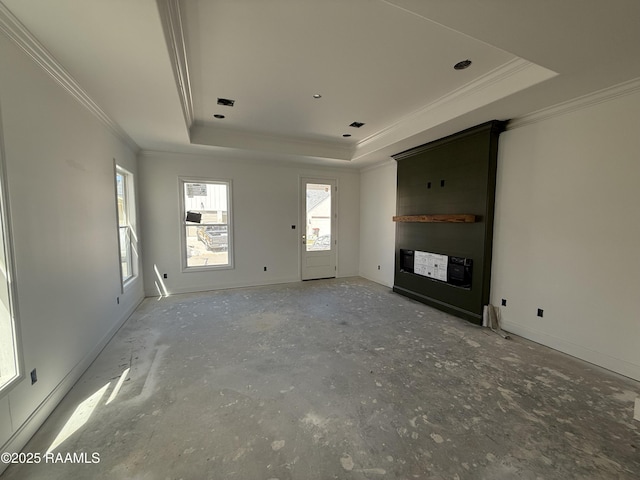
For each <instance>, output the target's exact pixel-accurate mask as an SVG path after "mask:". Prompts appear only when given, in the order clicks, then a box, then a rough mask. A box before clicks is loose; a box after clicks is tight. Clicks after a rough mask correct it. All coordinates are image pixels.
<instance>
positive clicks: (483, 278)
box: [393, 120, 506, 324]
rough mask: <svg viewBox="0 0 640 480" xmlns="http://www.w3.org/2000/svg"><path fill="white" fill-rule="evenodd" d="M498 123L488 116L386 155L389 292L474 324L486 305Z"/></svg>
mask: <svg viewBox="0 0 640 480" xmlns="http://www.w3.org/2000/svg"><path fill="white" fill-rule="evenodd" d="M505 125H506V122H503V121H497V120H494V121H491V122H487V123H484V124H482V125H478V126H476V127H473V128H470V129H467V130H464V131H462V132H459V133H457V134H454V135H451V136H449V137H445V138H442V139H440V140H436V141H434V142H430V143H428V144H426V145H422V146H420V147H416V148H413V149H411V150H407V151H405V152H401V153H398V154H396V155H394V156H393V158H394V159H395V160H396V161H397V162H398V177H397V182H398V189H397V202H396V216H395V217H394V221H395V222H396V252H395V253H396V261H395V276H394V286H393V290H394V291H395V292H397V293H400V294H402V295H405V296H407V297H410V298H413V299H415V300H418V301H420V302H423V303H426V304H428V305H431V306H433V307H436V308H439V309H441V310H444V311H447V312H449V313H452V314H454V315H457V316H459V317H462V318H465V319H467V320H469V321H471V322H473V323H476V324H481V323H482V311H483V307H484V305H486V304H488V303H489V288H490V284H491V248H492V242H493V213H494V201H495V185H496V164H497V156H498V138H499V135H500V133H502V132H503V131H504V129H505ZM416 259H417V260H418V265H416Z"/></svg>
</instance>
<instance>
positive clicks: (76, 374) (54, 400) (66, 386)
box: [0, 299, 143, 474]
mask: <svg viewBox="0 0 640 480" xmlns="http://www.w3.org/2000/svg"><path fill="white" fill-rule="evenodd" d="M142 300H143V299H141V300H140V301H139V302H137V303H135V304H134V305H133V306H132V307H130V308H129V309H128V310H127V311H125V313H124V315H123V316H122V318H121V319H120V320H119V321H118V322H116V324H115V325H114V326H113V327H112V328H111V329H110V330H109V331H108V332H107V333H106V334H105V335H104V336H103V337H102V339H101V340H100V342H98V344H97V345H96V346H95V347H94V348H93V349H92V350H91V351H90V352H89V353H87V355H85V357H84V358H83V359H82V360H80V362H78V363H77V364H76V365H75V367H73V368H72V369H71V371H70V372H69V373H67V375H66V376H65V377H64V378H63V379H62V381H61V382H60V383H58V385H56V387H55V388H54V389H53V390H52V391H51V393H49V395H47V397H46V398H45V399H44V400H43V401H42V403H41V404H40V405H38V407H37V408H36V409H35V410H34V411H33V413H32V414H31V415H29V418H27V420H25V422H24V423H23V424H22V425H20V427H19V428H18V429H17V430H16V431H15V432H14V433H13V435H12V436H11V437H10V438H9V440H7V442H6V443H5V444H4V445H3V446H2V447H0V451H1V452H20V451H21V450H22V449H23V448H24V447H25V445H26V444H27V442H28V441H29V440H30V439H31V437H32V436H33V435H34V434H35V433H36V432H37V431H38V429H39V428H40V427H41V426H42V424H43V423H44V422H45V420H46V419H47V418H48V417H49V415H51V413H52V412H53V410H54V409H55V408H56V406H57V405H58V404H59V403H60V402H61V401H62V399H63V398H64V396H65V395H66V394H67V393H68V392H69V390H71V387H73V386H74V385H75V383H76V382H77V381H78V380H79V379H80V377H81V376H82V374H83V373H84V372H85V371H86V370H87V369H88V368H89V367H90V366H91V364H92V363H93V361H94V360H95V359H96V358H97V357H98V355H100V352H102V350H103V349H104V347H106V346H107V343H109V341H110V340H111V339H112V338H113V336H114V335H115V334H116V333H117V332H118V330H120V328H121V327H122V326H123V325H124V323H125V322H126V321H127V320H128V319H129V317H130V316H131V315H132V314H133V312H134V311H135V310H136V308H138V306H139V305H140V303H141V302H142ZM8 466H9V464H5V463H0V474H2V472H4V470H5V469H6V468H7V467H8Z"/></svg>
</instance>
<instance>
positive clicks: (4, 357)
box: [0, 195, 20, 391]
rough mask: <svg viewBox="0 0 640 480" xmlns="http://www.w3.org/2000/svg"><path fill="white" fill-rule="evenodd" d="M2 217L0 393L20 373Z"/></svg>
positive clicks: (1, 203) (0, 198)
mask: <svg viewBox="0 0 640 480" xmlns="http://www.w3.org/2000/svg"><path fill="white" fill-rule="evenodd" d="M0 211H1V212H2V213H4V197H3V195H0ZM4 220H5V216H4V215H2V222H1V223H2V232H0V391H2V390H3V389H5V387H7V386H8V385H9V384H10V383H11V382H12V381H13V380H14V379H16V378H18V375H19V373H20V370H19V364H18V345H17V337H16V325H15V319H14V316H13V308H12V307H13V304H12V298H11V275H10V272H11V269H10V268H9V264H8V259H9V255H8V249H7V247H8V244H9V242H8V239H7V230H6V228H5V222H4Z"/></svg>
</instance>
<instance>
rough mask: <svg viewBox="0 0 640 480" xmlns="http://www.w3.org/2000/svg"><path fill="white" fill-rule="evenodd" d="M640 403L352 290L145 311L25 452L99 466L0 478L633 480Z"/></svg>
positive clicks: (599, 376)
mask: <svg viewBox="0 0 640 480" xmlns="http://www.w3.org/2000/svg"><path fill="white" fill-rule="evenodd" d="M126 369H130V370H129V371H128V372H127V374H126V376H125V377H124V380H123V382H122V383H121V387H120V389H119V391H118V390H117V386H118V383H119V379H120V377H121V375H122V374H123V372H126ZM114 391H115V392H116V395H115V396H114ZM637 395H640V384H639V383H638V382H634V381H632V380H629V379H626V378H623V377H620V376H617V375H615V374H612V373H610V372H606V371H604V370H602V369H599V368H598V367H594V366H592V365H589V364H586V363H584V362H581V361H579V360H576V359H574V358H571V357H568V356H566V355H563V354H561V353H558V352H556V351H553V350H550V349H548V348H545V347H543V346H540V345H537V344H534V343H531V342H528V341H526V340H523V339H520V338H517V337H515V338H513V339H511V340H504V339H502V338H500V337H499V336H497V335H495V334H493V333H491V332H489V331H487V330H486V329H482V328H479V327H476V326H474V325H472V324H470V323H467V322H465V321H463V320H460V319H457V318H455V317H451V316H449V315H447V314H445V313H442V312H439V311H437V310H433V309H431V308H429V307H427V306H425V305H422V304H420V303H417V302H414V301H412V300H409V299H407V298H404V297H402V296H399V295H396V294H394V293H392V292H391V291H390V290H389V289H388V288H386V287H383V286H380V285H378V284H375V283H372V282H369V281H366V280H363V279H361V278H348V279H337V280H323V281H315V282H304V283H296V284H287V285H279V286H270V287H260V288H247V289H236V290H228V291H217V292H208V293H202V294H189V295H178V296H172V297H168V298H163V299H161V300H157V299H146V300H145V301H144V303H143V304H142V305H141V306H140V308H139V309H138V310H137V312H136V313H135V314H134V315H133V316H132V317H131V319H130V320H129V321H128V322H127V323H126V324H125V326H124V327H123V328H122V329H121V330H120V331H119V332H118V334H117V335H116V337H115V338H114V339H113V340H112V341H111V342H110V344H109V345H108V346H107V348H106V349H105V350H104V351H103V353H102V354H101V355H100V357H99V358H98V359H97V361H96V362H95V363H94V364H93V365H92V366H91V367H90V369H89V370H87V372H86V373H85V374H84V376H83V377H82V378H81V380H80V381H79V382H78V384H77V385H76V386H75V387H74V388H73V390H72V391H71V392H70V393H69V394H68V395H67V396H66V397H65V399H64V400H63V402H62V403H61V404H60V405H59V407H58V408H57V409H56V410H55V412H54V413H53V414H52V415H51V417H50V418H49V419H48V420H47V422H46V423H45V424H44V426H43V427H42V428H41V429H40V430H39V431H38V433H37V434H36V435H35V437H34V438H33V439H32V440H31V442H30V443H29V444H28V446H27V447H26V449H25V451H28V452H45V451H47V449H50V448H51V446H52V445H57V446H56V447H55V449H54V450H53V451H54V452H55V453H62V454H63V455H65V454H66V453H79V452H85V453H86V454H87V456H88V458H89V459H91V458H93V457H92V455H93V453H94V452H95V453H98V454H99V458H100V463H98V464H55V465H45V464H43V463H41V464H39V465H22V466H17V465H16V466H11V467H10V468H9V469H8V470H7V471H6V472H5V475H4V476H3V480H5V478H6V480H10V479H26V478H28V479H47V480H52V479H74V478H81V479H87V478H107V479H139V480H147V479H148V480H151V479H185V480H187V479H189V480H190V479H198V480H201V479H216V480H217V479H242V480H253V479H263V480H267V479H279V480H286V479H301V480H312V479H322V480H326V479H491V480H496V479H563V480H566V479H574V478H581V479H614V478H615V479H638V478H640V453H639V452H638V448H639V447H640V422H638V421H636V420H634V419H633V404H634V399H635V397H636V396H637ZM83 422H85V423H83ZM61 432H62V437H60V438H58V439H56V437H58V436H59V434H60V433H61ZM65 437H66V438H65Z"/></svg>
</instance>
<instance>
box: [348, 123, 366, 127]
mask: <svg viewBox="0 0 640 480" xmlns="http://www.w3.org/2000/svg"><path fill="white" fill-rule="evenodd" d="M363 125H364V123H362V122H353V123H352V124H351V125H349V126H350V127H354V128H360V127H361V126H363Z"/></svg>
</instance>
